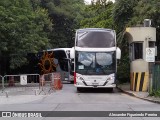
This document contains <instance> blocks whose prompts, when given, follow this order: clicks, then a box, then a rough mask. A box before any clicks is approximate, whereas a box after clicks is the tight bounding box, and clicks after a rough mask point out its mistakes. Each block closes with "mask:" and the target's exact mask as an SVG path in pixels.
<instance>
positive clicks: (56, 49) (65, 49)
mask: <svg viewBox="0 0 160 120" xmlns="http://www.w3.org/2000/svg"><path fill="white" fill-rule="evenodd" d="M58 50H64V51H67V50H71V48H55V49H48V50H47V51H58Z"/></svg>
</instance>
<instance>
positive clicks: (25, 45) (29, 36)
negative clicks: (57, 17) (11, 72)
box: [0, 0, 52, 69]
mask: <svg viewBox="0 0 160 120" xmlns="http://www.w3.org/2000/svg"><path fill="white" fill-rule="evenodd" d="M51 26H52V23H51V21H50V20H49V18H48V14H47V11H46V10H45V9H42V8H40V7H37V8H36V9H33V7H32V5H31V3H30V0H5V1H0V45H1V47H0V55H1V56H4V55H5V56H7V57H8V58H10V68H12V69H14V68H17V67H20V66H22V65H23V64H25V63H26V61H27V60H26V58H25V57H24V56H25V55H26V54H27V53H29V52H37V51H39V50H43V49H44V48H46V47H47V46H49V44H48V43H49V39H48V33H47V32H46V31H47V30H48V32H49V31H50V30H51Z"/></svg>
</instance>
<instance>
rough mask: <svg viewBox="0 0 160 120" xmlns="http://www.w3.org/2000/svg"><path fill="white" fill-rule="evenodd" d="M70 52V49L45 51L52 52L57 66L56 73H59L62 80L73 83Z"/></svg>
mask: <svg viewBox="0 0 160 120" xmlns="http://www.w3.org/2000/svg"><path fill="white" fill-rule="evenodd" d="M70 50H71V48H56V49H50V50H47V51H53V54H54V59H56V60H57V62H58V64H59V65H58V67H57V68H56V72H61V77H62V80H64V81H69V82H71V83H73V81H74V78H73V74H74V73H73V70H72V69H71V61H70Z"/></svg>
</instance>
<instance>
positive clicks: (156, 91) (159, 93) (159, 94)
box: [150, 89, 160, 97]
mask: <svg viewBox="0 0 160 120" xmlns="http://www.w3.org/2000/svg"><path fill="white" fill-rule="evenodd" d="M150 96H155V97H160V89H159V90H153V91H152V93H151V94H150Z"/></svg>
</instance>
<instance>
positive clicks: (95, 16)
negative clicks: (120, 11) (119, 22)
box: [81, 1, 114, 29]
mask: <svg viewBox="0 0 160 120" xmlns="http://www.w3.org/2000/svg"><path fill="white" fill-rule="evenodd" d="M113 6H114V5H113V3H112V2H108V3H105V4H104V3H101V2H100V1H97V2H95V1H94V4H93V1H92V5H89V6H88V7H87V8H86V13H87V14H86V15H85V16H86V17H85V19H83V20H82V21H81V27H84V28H89V27H98V28H110V29H112V28H113V26H114V25H113V19H112V10H113Z"/></svg>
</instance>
